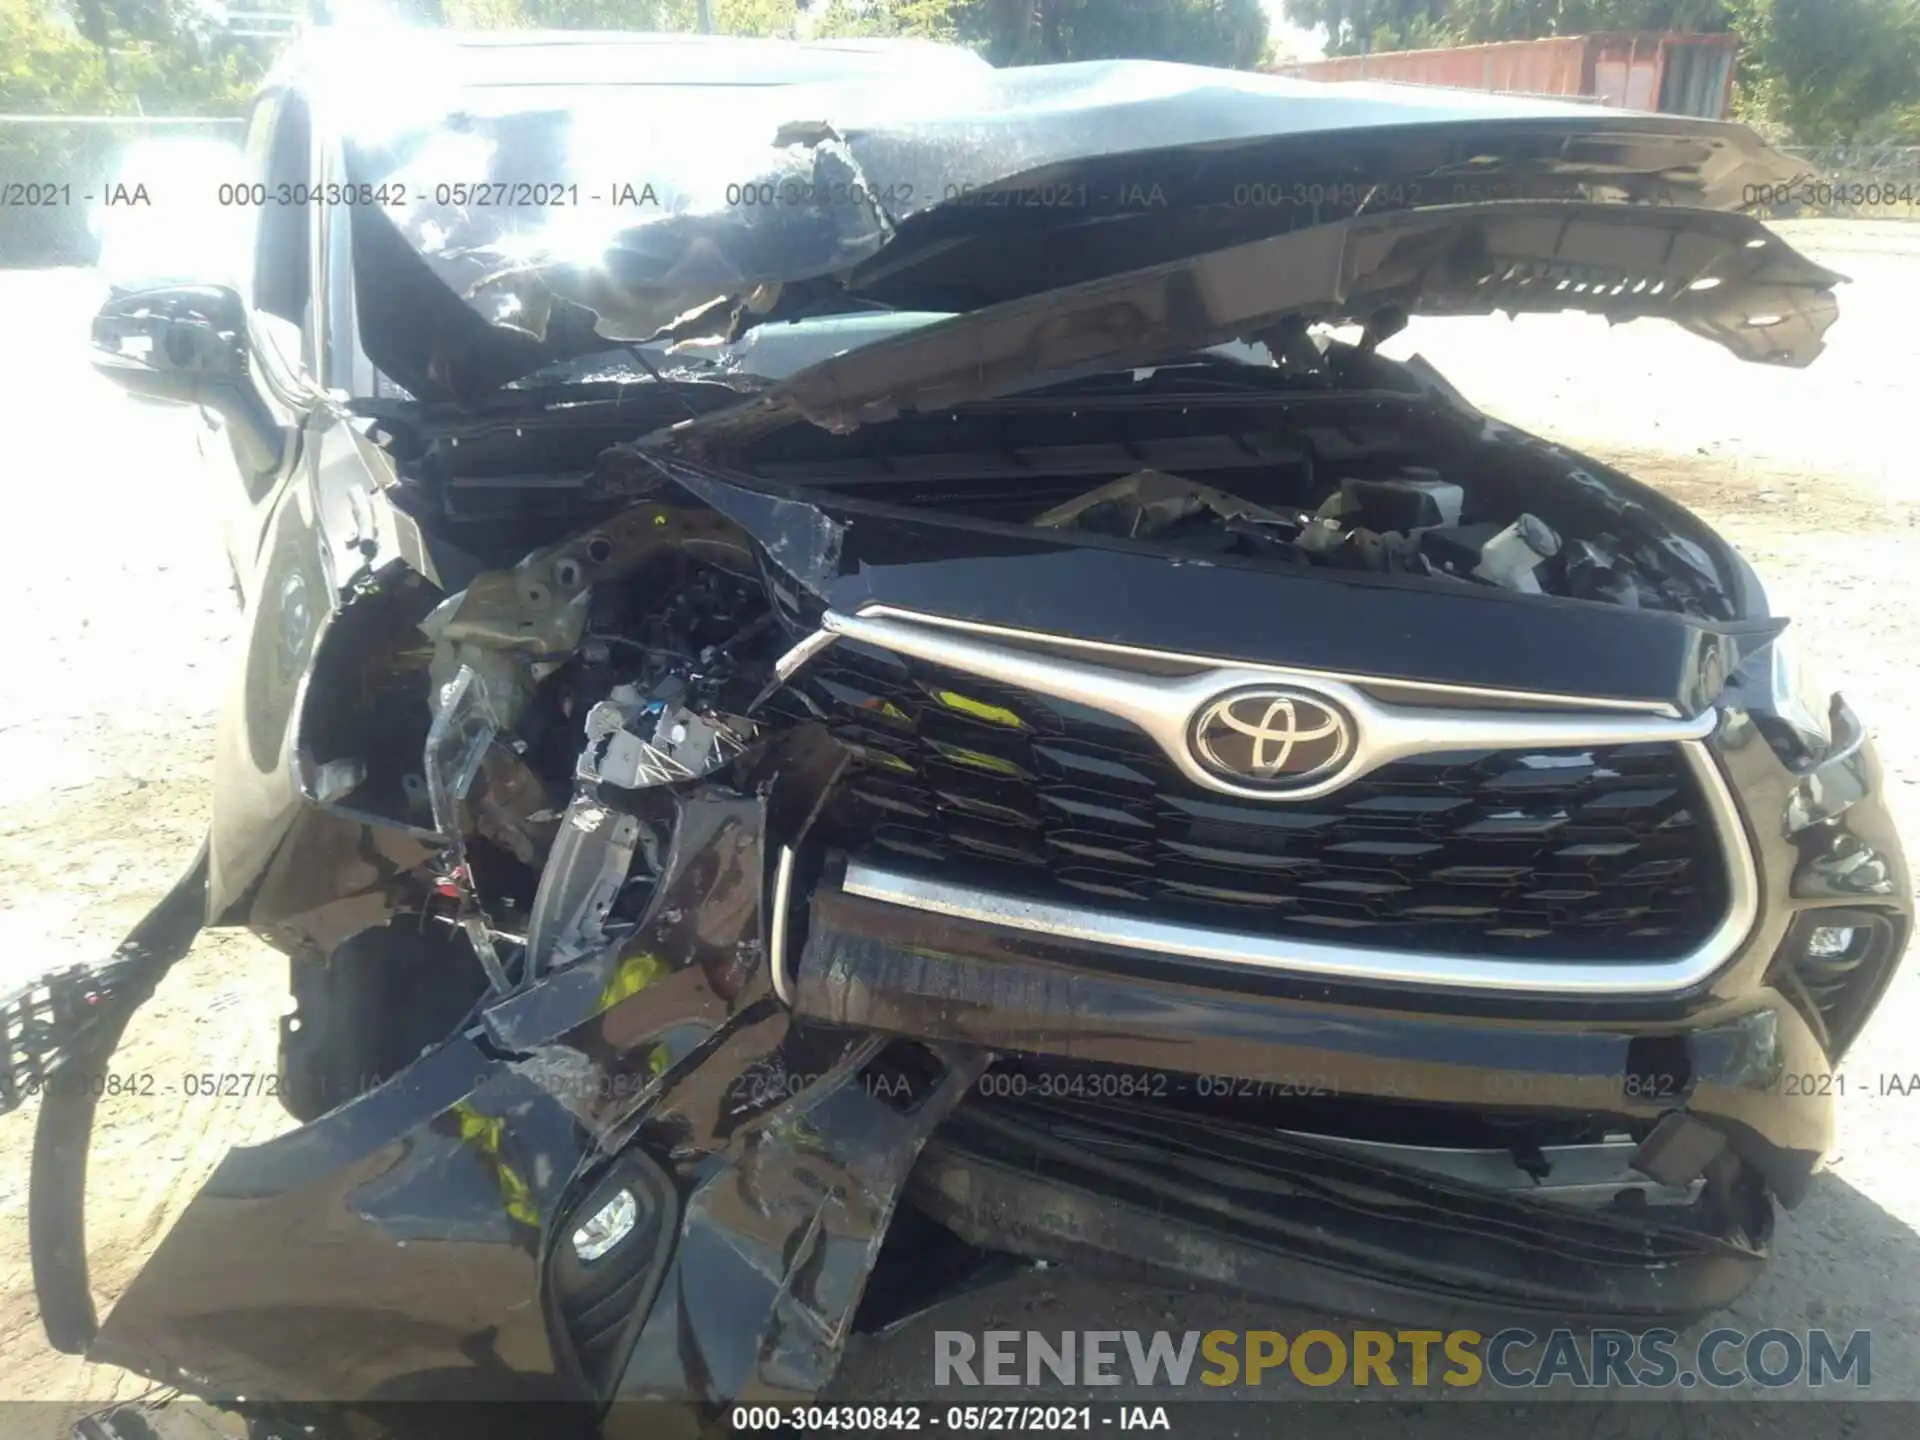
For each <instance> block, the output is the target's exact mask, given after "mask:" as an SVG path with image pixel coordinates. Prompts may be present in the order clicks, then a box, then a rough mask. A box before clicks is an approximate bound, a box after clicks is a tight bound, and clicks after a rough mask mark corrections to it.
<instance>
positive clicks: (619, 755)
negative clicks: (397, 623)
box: [421, 507, 777, 993]
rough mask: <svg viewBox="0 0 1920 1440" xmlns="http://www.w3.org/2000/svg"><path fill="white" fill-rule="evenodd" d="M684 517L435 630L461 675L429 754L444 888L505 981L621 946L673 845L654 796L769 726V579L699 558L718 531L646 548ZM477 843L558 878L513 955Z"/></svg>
mask: <svg viewBox="0 0 1920 1440" xmlns="http://www.w3.org/2000/svg"><path fill="white" fill-rule="evenodd" d="M636 514H637V515H638V516H639V517H640V518H641V519H642V520H643V521H644V526H645V531H644V532H643V531H642V530H641V526H640V525H638V524H636V523H634V520H635V516H636ZM674 518H675V517H673V516H672V515H670V514H668V513H667V512H664V511H659V510H656V509H652V508H651V507H640V509H639V510H638V511H637V512H629V513H628V514H627V515H626V516H622V517H619V519H618V520H616V521H614V522H610V523H609V524H607V525H603V526H601V527H599V529H598V530H596V531H595V532H592V533H590V534H589V535H587V536H585V537H582V538H581V539H579V540H577V541H572V542H567V543H565V544H562V545H559V546H553V547H548V548H547V549H546V550H544V551H541V552H536V553H535V554H534V555H531V556H529V557H528V558H527V559H525V560H523V561H522V562H521V563H520V564H519V565H517V566H516V567H514V569H513V570H512V571H499V572H493V573H492V574H490V575H483V576H481V577H479V578H478V579H477V580H476V581H475V582H474V584H473V585H471V586H470V587H468V589H467V590H466V591H464V592H462V593H461V594H459V595H455V596H452V597H450V598H449V599H448V600H446V601H445V602H443V603H442V604H441V605H440V606H439V607H437V608H436V609H435V611H434V612H433V613H432V614H431V615H429V616H428V617H427V620H426V621H425V622H423V624H422V626H421V629H422V630H423V631H424V632H425V633H426V634H427V635H428V636H429V638H431V639H433V640H434V641H435V645H436V650H435V660H434V667H435V670H436V671H437V672H439V671H445V670H448V669H451V670H452V678H451V679H449V680H447V681H446V682H445V683H443V684H441V685H439V686H438V687H437V688H436V689H435V690H434V692H433V693H434V697H435V704H434V713H433V719H432V723H431V725H430V727H429V728H428V731H427V739H426V744H425V753H424V756H423V762H422V763H423V772H424V775H425V788H426V791H427V794H428V796H429V798H430V800H431V809H432V815H433V824H434V828H435V830H436V831H437V832H438V833H439V834H440V835H442V836H444V837H446V839H447V840H448V842H449V848H448V850H447V852H446V855H445V861H444V870H445V875H446V882H445V884H444V885H443V886H442V889H443V892H446V893H450V894H452V895H453V896H454V898H455V903H456V906H457V909H456V914H455V916H454V917H453V919H454V923H455V924H456V925H458V926H459V928H461V929H462V930H463V931H465V932H466V934H467V936H468V938H469V940H471V941H472V943H473V947H474V950H475V953H476V955H477V957H478V959H479V962H480V965H481V967H482V969H483V970H484V971H485V972H486V975H487V978H488V981H489V983H490V985H491V986H492V988H493V989H494V990H495V991H496V992H501V993H505V992H509V991H512V990H515V989H518V988H519V987H520V986H522V985H524V984H526V983H528V982H529V981H531V980H532V979H534V978H537V977H538V976H539V975H541V974H544V973H546V972H548V971H550V970H552V969H554V968H557V967H560V966H564V965H566V964H568V963H569V962H571V961H572V960H575V959H577V958H579V957H580V956H582V955H584V954H588V953H592V952H594V951H596V950H598V949H600V948H602V947H603V946H604V944H605V943H606V941H607V940H608V938H609V937H610V935H611V934H612V933H613V931H614V930H615V929H616V928H617V927H618V926H619V925H621V924H622V923H624V922H628V921H630V920H632V919H633V918H634V917H636V916H637V915H638V913H639V912H640V910H641V909H642V908H643V907H644V905H645V902H646V899H647V897H648V895H649V894H650V893H651V890H652V886H653V883H654V882H655V881H656V880H657V879H658V878H659V876H660V874H661V872H662V869H663V866H664V862H665V854H666V848H667V845H668V843H669V841H670V827H669V826H668V824H667V822H666V820H665V817H664V814H663V813H662V812H659V811H658V810H657V808H656V807H653V806H650V805H649V804H648V803H647V802H646V799H645V797H644V792H646V791H647V790H649V789H650V788H652V787H657V786H663V785H670V784H674V783H677V782H680V781H686V780H692V779H697V778H699V777H701V776H703V775H706V774H709V773H711V772H713V771H715V770H718V769H720V768H721V767H723V766H725V765H726V764H728V763H729V762H730V761H732V760H734V759H736V758H737V757H739V756H740V755H741V754H742V753H744V752H745V751H746V750H747V749H748V747H749V746H751V745H752V744H753V742H754V741H755V739H756V738H757V737H758V735H759V726H758V725H757V724H756V723H755V722H754V721H753V720H751V719H749V718H747V712H748V711H749V710H750V709H751V708H752V705H753V701H754V697H755V696H756V695H757V694H758V693H760V692H761V690H762V689H763V688H764V681H765V677H766V674H767V672H768V670H769V668H770V662H771V656H772V653H773V649H774V648H777V647H773V646H771V641H772V640H773V627H772V623H771V622H772V615H771V612H769V611H768V609H767V606H766V602H765V600H764V598H763V596H762V593H761V591H760V587H759V586H758V585H757V584H755V583H754V582H753V581H751V580H748V579H746V578H744V577H742V576H740V575H738V574H735V573H732V571H731V570H729V569H727V568H723V567H722V566H719V565H715V564H711V563H707V562H706V561H705V560H695V559H693V558H691V556H690V555H689V553H688V551H689V550H691V549H695V548H701V546H700V544H699V543H698V542H695V543H693V544H689V545H688V546H687V547H686V548H684V549H673V548H667V547H661V546H658V545H649V544H636V543H633V540H635V539H638V538H639V536H640V535H641V534H642V533H645V532H652V533H653V534H655V535H657V534H658V533H659V532H662V531H672V530H673V529H674V528H675V527H674ZM629 537H630V538H629ZM622 539H625V540H626V541H627V543H624V544H622V543H618V542H619V541H620V540H622ZM701 539H702V540H703V541H704V540H705V539H706V537H704V536H703V537H701ZM721 548H722V549H724V546H722V547H721ZM623 560H624V564H623V563H622V561H623ZM590 565H591V566H595V567H597V568H598V574H596V575H593V576H591V577H590V575H589V569H588V567H589V566H590ZM596 582H597V583H596ZM562 766H565V767H566V768H565V769H562V768H561V767H562ZM476 781H478V782H479V783H478V785H476ZM559 797H565V798H564V800H562V799H560V798H559ZM556 807H559V808H556ZM476 838H479V839H484V840H486V841H488V842H490V843H491V844H492V845H493V846H496V847H498V849H499V850H500V851H502V852H504V853H505V854H506V855H509V856H511V857H512V859H513V860H514V861H516V862H518V863H519V864H520V865H521V866H523V867H524V868H525V869H526V870H528V871H530V872H532V873H533V874H534V875H536V876H537V877H538V878H537V885H536V886H534V887H533V898H532V904H531V910H530V912H529V913H528V917H527V925H526V934H525V936H524V938H523V939H522V938H521V937H508V938H510V939H513V940H514V941H515V942H516V943H515V944H514V945H513V946H512V947H510V951H509V953H506V954H503V953H502V944H501V942H502V931H501V930H499V929H498V928H497V927H496V925H495V924H494V916H493V913H492V911H491V909H490V906H489V897H488V896H487V895H486V894H484V893H483V889H484V887H483V885H482V884H481V882H480V880H479V878H478V876H476V874H475V867H474V866H473V865H472V864H470V863H469V861H468V849H469V846H470V844H471V843H472V842H473V841H474V840H475V839H476ZM522 888H526V887H522Z"/></svg>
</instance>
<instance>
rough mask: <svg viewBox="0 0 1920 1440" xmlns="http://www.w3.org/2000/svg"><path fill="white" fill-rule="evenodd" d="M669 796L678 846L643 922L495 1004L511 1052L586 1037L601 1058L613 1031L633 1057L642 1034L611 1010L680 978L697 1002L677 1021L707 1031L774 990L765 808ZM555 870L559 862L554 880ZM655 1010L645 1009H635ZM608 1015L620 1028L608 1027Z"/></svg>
mask: <svg viewBox="0 0 1920 1440" xmlns="http://www.w3.org/2000/svg"><path fill="white" fill-rule="evenodd" d="M663 793H665V794H666V795H668V796H669V797H670V800H671V804H672V812H671V813H672V819H671V826H672V841H671V844H670V847H669V849H668V851H667V854H666V857H665V862H664V865H663V867H662V869H661V871H660V875H659V878H658V880H657V881H656V882H655V885H654V889H653V894H652V896H651V897H650V898H649V900H648V903H647V908H646V911H645V912H644V914H643V915H642V917H641V919H640V922H639V924H638V925H637V926H636V928H635V929H634V930H633V932H632V933H631V934H630V935H628V936H626V937H625V938H624V939H623V940H621V941H620V942H619V943H618V944H617V945H613V946H610V947H608V948H605V949H603V950H601V951H600V952H599V953H597V954H591V955H588V956H586V957H585V958H581V959H579V960H577V961H576V962H575V963H572V964H569V965H567V966H566V967H565V968H562V969H558V970H555V971H553V972H552V973H544V972H543V973H540V974H539V976H538V978H537V981H536V983H534V984H532V985H531V986H529V987H528V988H526V989H525V990H523V991H522V992H521V993H519V994H517V995H515V996H513V997H512V998H510V999H507V1000H504V1001H502V1002H501V1003H499V1004H497V1005H495V1006H493V1007H492V1008H491V1009H489V1010H488V1011H487V1012H486V1015H485V1023H486V1026H487V1030H488V1033H489V1034H490V1035H491V1037H492V1038H493V1040H494V1042H495V1043H496V1044H498V1045H500V1046H501V1047H502V1048H504V1049H507V1050H513V1051H520V1052H530V1051H533V1050H535V1049H537V1048H538V1047H540V1046H542V1045H544V1044H547V1043H548V1042H553V1041H555V1040H556V1037H560V1036H564V1035H567V1034H568V1033H569V1032H577V1033H575V1035H574V1037H573V1040H572V1041H570V1042H568V1043H573V1044H576V1045H582V1046H586V1045H590V1046H591V1047H592V1050H591V1053H590V1054H589V1057H588V1058H589V1059H590V1060H599V1059H602V1058H604V1047H605V1045H606V1043H607V1041H608V1037H610V1036H612V1035H618V1036H620V1037H622V1038H621V1039H620V1041H619V1049H620V1050H621V1051H623V1052H626V1051H632V1050H634V1049H635V1048H636V1047H637V1046H638V1044H639V1039H640V1037H638V1036H637V1035H632V1034H629V1033H628V1030H627V1026H626V1024H625V1022H624V1021H620V1022H616V1021H614V1020H613V1019H612V1018H611V1016H610V1015H609V1013H608V1012H612V1011H614V1010H615V1008H616V1007H618V1006H620V1005H622V1004H623V1003H624V1002H626V1001H628V1000H630V999H632V998H634V997H636V996H639V995H641V994H642V993H643V992H645V991H648V990H651V989H652V988H653V987H655V986H659V985H664V984H666V983H667V982H669V981H670V980H671V981H673V985H674V988H675V991H676V993H678V992H681V991H684V993H685V995H686V997H687V1003H686V1007H685V1010H684V1013H682V1012H681V1011H680V1010H679V1009H677V1008H676V1010H675V1015H674V1019H673V1024H674V1025H676V1026H678V1025H682V1024H688V1025H695V1026H697V1027H704V1028H705V1029H711V1028H713V1026H715V1025H717V1024H718V1023H719V1021H720V1020H721V1019H723V1018H724V1017H725V1016H727V1015H728V1014H730V1013H732V1012H733V1011H734V1010H735V1009H737V1008H738V1007H739V1006H740V1005H742V1004H744V1003H745V1002H746V1001H747V1000H749V999H751V998H752V995H753V993H754V991H755V989H756V988H758V989H762V990H764V989H766V988H767V985H766V979H765V974H764V968H765V967H764V965H763V956H762V954H761V936H762V921H761V912H760V906H761V888H762V877H763V873H764V866H765V859H764V853H763V849H762V847H763V836H764V825H765V816H764V802H762V801H761V800H759V799H758V798H753V797H747V796H742V795H739V794H738V793H736V792H734V791H731V790H728V789H725V788H724V787H719V786H700V785H693V786H688V787H686V788H684V789H683V788H679V787H675V788H673V789H671V790H669V791H666V792H663ZM566 833H567V827H564V826H563V827H562V835H563V837H564V836H565V834H566ZM562 843H564V840H563V842H562ZM554 868H555V867H554V865H553V864H552V863H551V862H550V863H549V867H548V873H549V874H551V873H552V872H553V870H554ZM596 873H597V872H596ZM676 977H678V978H676ZM646 1011H647V1006H646V1005H644V1004H643V1005H640V1006H638V1007H636V1009H635V1010H634V1012H633V1013H634V1014H635V1015H636V1016H637V1015H643V1014H645V1013H646ZM602 1016H606V1017H607V1019H606V1025H607V1026H608V1027H611V1028H610V1029H609V1030H606V1031H604V1032H603V1031H602V1028H601V1025H600V1020H599V1017H602ZM655 1073H656V1074H657V1073H658V1072H655Z"/></svg>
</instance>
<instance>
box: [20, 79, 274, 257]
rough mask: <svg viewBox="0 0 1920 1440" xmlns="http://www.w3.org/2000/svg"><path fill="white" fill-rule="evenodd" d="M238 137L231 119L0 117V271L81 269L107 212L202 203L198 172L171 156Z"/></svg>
mask: <svg viewBox="0 0 1920 1440" xmlns="http://www.w3.org/2000/svg"><path fill="white" fill-rule="evenodd" d="M241 133H242V122H241V121H239V120H236V119H214V118H200V117H195V118H188V119H156V118H153V117H146V116H117V115H116V116H91V115H80V116H65V115H63V116H40V115H0V266H30V265H90V264H92V263H94V261H95V259H96V258H97V256H98V252H99V245H100V234H101V231H102V228H103V222H107V221H111V220H112V219H113V218H114V216H115V214H116V212H120V213H125V214H128V215H138V214H140V213H141V212H144V213H146V214H151V215H156V216H164V215H166V214H167V213H168V212H169V211H172V212H173V213H175V214H185V213H186V211H187V208H188V206H189V204H190V203H191V204H193V205H195V206H199V205H203V204H204V200H203V197H201V196H200V195H199V194H198V193H197V188H204V184H205V166H204V164H201V165H200V166H199V167H198V170H197V171H194V170H193V168H192V167H188V166H185V165H182V164H180V163H177V162H176V161H175V160H174V158H173V152H176V151H178V152H181V153H186V152H190V151H193V150H195V149H199V150H201V151H204V150H205V149H206V148H207V147H208V146H209V145H210V144H212V143H215V142H217V143H222V144H225V145H230V146H234V147H237V146H238V145H239V143H240V136H241ZM190 173H192V174H193V176H194V178H192V179H189V178H187V177H188V175H189V174H190ZM235 178H237V177H235ZM189 186H194V187H197V188H196V190H195V193H193V194H191V195H188V194H186V193H185V192H186V190H187V189H188V187H189Z"/></svg>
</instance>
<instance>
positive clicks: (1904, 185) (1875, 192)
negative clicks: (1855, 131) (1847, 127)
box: [1764, 145, 1920, 220]
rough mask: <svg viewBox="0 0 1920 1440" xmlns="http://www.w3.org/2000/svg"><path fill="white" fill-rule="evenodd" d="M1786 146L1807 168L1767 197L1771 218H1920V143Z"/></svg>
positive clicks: (1788, 151)
mask: <svg viewBox="0 0 1920 1440" xmlns="http://www.w3.org/2000/svg"><path fill="white" fill-rule="evenodd" d="M1784 148H1785V150H1786V153H1787V154H1789V155H1791V156H1793V158H1794V159H1796V160H1799V161H1801V162H1802V163H1803V164H1804V165H1805V166H1806V170H1805V172H1804V173H1803V174H1802V175H1801V176H1800V178H1799V180H1798V181H1796V182H1795V183H1794V184H1792V185H1790V186H1781V187H1775V188H1776V190H1777V191H1778V193H1777V194H1774V195H1771V196H1769V197H1767V198H1768V199H1769V200H1770V201H1771V204H1769V205H1767V206H1765V207H1764V208H1766V210H1767V211H1768V213H1769V214H1770V215H1771V216H1772V217H1773V218H1776V219H1793V218H1799V219H1816V218H1821V217H1827V218H1833V219H1846V220H1920V145H1804V146H1801V145H1796V146H1786V147H1784Z"/></svg>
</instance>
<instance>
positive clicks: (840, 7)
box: [814, 0, 1267, 68]
mask: <svg viewBox="0 0 1920 1440" xmlns="http://www.w3.org/2000/svg"><path fill="white" fill-rule="evenodd" d="M814 33H815V34H818V35H901V36H917V37H920V38H922V39H929V40H945V41H958V42H960V43H962V44H965V45H971V46H973V47H974V48H975V49H977V50H979V51H980V52H981V53H982V54H983V55H985V56H986V58H987V59H988V60H990V61H992V62H993V63H994V64H996V65H1044V64H1053V63H1056V62H1059V61H1065V60H1117V59H1147V60H1184V61H1187V62H1189V63H1191V64H1196V65H1230V66H1238V67H1242V68H1245V67H1249V66H1252V65H1256V64H1258V63H1259V61H1260V56H1261V54H1262V52H1263V51H1264V50H1265V48H1266V43H1267V15H1266V11H1265V10H1264V9H1262V8H1261V5H1260V3H1259V0H899V3H891V4H889V3H885V0H831V3H830V4H829V5H828V6H827V8H826V9H825V10H824V11H823V12H822V14H821V17H820V20H819V22H818V24H817V25H816V27H815V30H814Z"/></svg>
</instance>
